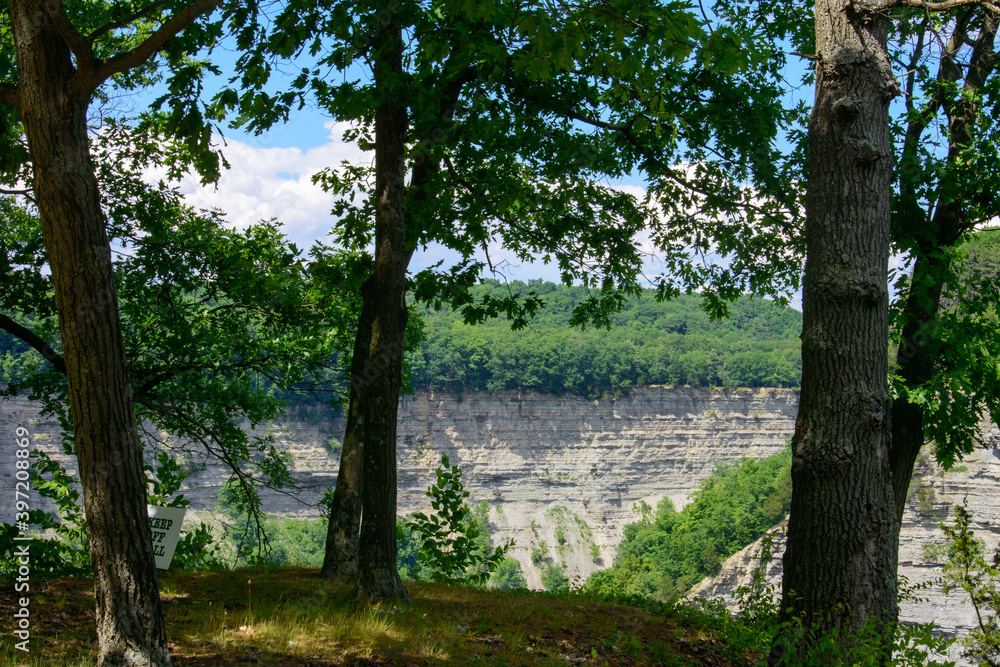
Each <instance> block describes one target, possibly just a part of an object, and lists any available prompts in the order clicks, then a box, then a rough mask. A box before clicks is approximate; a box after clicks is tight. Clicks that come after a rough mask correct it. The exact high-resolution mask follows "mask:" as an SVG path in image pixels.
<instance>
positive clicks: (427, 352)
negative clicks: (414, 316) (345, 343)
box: [409, 280, 802, 398]
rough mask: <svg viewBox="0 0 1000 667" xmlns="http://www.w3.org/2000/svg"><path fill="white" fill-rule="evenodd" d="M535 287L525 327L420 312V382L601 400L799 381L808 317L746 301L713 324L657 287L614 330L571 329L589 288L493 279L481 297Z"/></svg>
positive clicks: (689, 302) (478, 291)
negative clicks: (660, 296) (646, 388)
mask: <svg viewBox="0 0 1000 667" xmlns="http://www.w3.org/2000/svg"><path fill="white" fill-rule="evenodd" d="M508 291H509V292H511V293H513V294H521V295H527V294H530V293H532V292H533V293H534V294H535V295H537V296H539V297H540V298H541V299H543V300H544V306H542V307H541V308H540V309H539V311H538V313H537V315H536V317H535V318H534V319H533V320H531V322H530V323H529V325H528V326H527V327H526V328H524V329H521V330H518V331H514V330H512V329H511V326H510V322H509V321H507V320H505V319H495V320H488V321H487V322H484V323H481V324H476V325H469V324H465V323H464V321H463V318H462V316H461V312H460V311H450V310H445V309H442V310H438V311H435V310H431V309H424V310H421V311H418V312H419V314H420V316H421V318H422V320H423V328H424V340H423V341H422V343H421V345H420V348H419V349H418V350H417V351H416V352H415V353H413V354H412V355H411V356H410V358H409V363H410V370H411V373H412V382H413V385H414V386H415V387H426V388H429V389H445V390H450V391H462V390H479V391H490V392H497V391H502V390H504V389H517V390H529V389H530V390H535V391H539V392H544V393H550V394H563V393H566V392H569V393H572V394H576V395H578V396H586V397H591V398H596V397H599V396H602V395H620V394H622V393H624V392H626V391H628V389H629V387H635V386H643V385H651V384H656V385H691V386H696V387H720V386H721V387H796V386H798V381H799V374H800V372H801V359H800V355H799V339H798V336H799V331H800V330H801V328H802V314H801V313H799V312H797V311H795V310H793V309H791V308H782V307H779V306H776V305H774V304H773V303H771V302H768V301H764V300H761V299H751V298H741V299H739V300H737V301H736V302H735V303H733V304H732V305H731V306H730V308H729V310H730V317H729V318H726V319H721V320H715V321H712V320H711V319H710V318H709V316H708V315H707V314H706V312H705V310H704V309H703V308H702V306H701V298H700V297H698V296H696V295H681V296H678V297H676V298H674V299H672V300H669V301H657V300H656V298H655V293H654V292H653V290H644V292H643V294H642V296H641V297H640V298H633V299H630V300H628V301H626V302H625V306H624V308H623V309H622V310H621V311H620V312H618V313H614V314H613V315H611V328H610V329H600V328H593V327H590V328H587V329H584V330H581V329H579V328H575V327H572V326H570V320H571V318H572V314H573V309H574V308H575V307H576V306H577V305H578V304H579V303H580V302H582V301H583V300H584V299H585V298H586V297H587V296H588V290H587V289H586V288H584V287H568V286H565V285H556V284H553V283H547V282H542V281H530V282H529V283H527V284H526V283H523V282H520V281H514V282H512V283H510V284H509V285H507V284H501V283H500V282H498V281H496V280H488V281H485V282H484V284H482V285H479V286H477V287H476V288H474V290H473V295H474V296H475V297H477V298H481V296H482V295H483V294H489V295H491V296H494V297H496V298H500V297H503V296H505V295H506V293H507V292H508Z"/></svg>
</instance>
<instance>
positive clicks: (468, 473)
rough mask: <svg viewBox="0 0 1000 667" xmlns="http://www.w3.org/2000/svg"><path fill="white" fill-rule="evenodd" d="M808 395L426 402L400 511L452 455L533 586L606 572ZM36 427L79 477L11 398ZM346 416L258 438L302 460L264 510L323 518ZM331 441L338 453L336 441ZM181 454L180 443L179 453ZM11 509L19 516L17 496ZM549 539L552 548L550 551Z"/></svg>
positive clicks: (203, 498)
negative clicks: (643, 506) (638, 507)
mask: <svg viewBox="0 0 1000 667" xmlns="http://www.w3.org/2000/svg"><path fill="white" fill-rule="evenodd" d="M796 409H797V393H796V392H795V391H791V390H780V389H759V390H750V389H734V390H710V389H693V388H688V387H676V388H674V387H646V388H642V389H636V390H633V391H632V392H631V394H630V395H629V396H627V397H621V398H612V399H606V400H596V401H589V400H586V399H583V398H579V397H575V396H561V397H556V396H549V395H542V394H536V393H529V392H525V393H518V392H505V393H501V394H487V393H478V392H477V393H471V392H470V393H466V394H464V395H455V394H450V393H437V392H424V391H421V392H418V393H417V394H416V395H414V396H406V397H403V399H402V400H401V402H400V410H399V436H398V437H399V440H398V442H399V447H398V466H399V468H398V469H399V511H400V513H402V514H405V513H408V512H413V511H418V510H427V509H429V500H428V498H427V497H426V495H425V491H426V488H427V486H428V485H429V484H430V483H431V482H432V480H433V479H434V469H435V468H436V467H437V466H438V465H439V464H440V462H441V455H442V454H446V455H447V456H448V458H449V459H450V461H451V462H452V464H456V465H459V466H460V467H461V468H462V470H463V471H464V478H463V479H464V481H465V484H466V488H467V490H469V491H470V492H471V496H470V500H471V501H472V502H473V503H478V502H481V501H486V502H488V503H489V504H490V506H491V514H490V518H491V523H492V524H493V528H494V537H495V539H497V540H502V539H507V538H513V539H514V540H515V542H516V545H517V546H516V548H515V549H514V551H513V552H512V555H514V556H515V557H516V558H518V560H520V561H521V564H522V566H523V567H524V569H525V573H526V574H527V576H528V582H529V585H532V586H534V587H538V586H540V585H541V579H540V570H539V567H537V566H536V563H533V562H532V553H533V552H534V555H535V561H536V562H537V565H544V564H545V563H546V562H552V561H554V562H558V563H562V564H565V565H566V566H567V574H568V576H569V577H570V579H571V580H572V579H573V578H577V577H578V578H581V579H583V578H586V577H587V576H588V575H589V574H590V573H591V572H593V571H594V570H596V569H599V568H601V567H605V566H607V565H609V564H610V563H611V562H612V560H613V559H614V550H615V547H616V545H617V544H618V542H619V541H620V539H621V535H622V530H623V528H624V526H625V524H627V523H629V522H630V521H633V520H635V518H636V515H635V513H634V511H633V506H634V505H635V504H636V503H638V502H639V501H645V502H647V503H649V504H650V505H654V506H655V504H656V503H657V502H659V500H660V499H661V498H663V497H664V496H669V497H670V498H671V499H672V500H673V501H674V503H675V504H676V505H677V507H678V508H679V507H681V506H682V505H684V504H685V502H686V501H687V497H688V496H689V495H690V494H691V493H692V492H693V491H695V490H696V489H697V488H698V485H699V484H700V483H701V481H702V480H703V479H704V478H705V477H707V476H708V475H710V474H711V473H712V470H713V469H714V468H715V465H716V464H718V463H722V462H725V461H732V460H735V459H738V458H739V457H741V456H747V457H763V456H768V455H770V454H773V453H775V452H777V451H779V450H780V449H781V448H782V447H783V446H785V441H786V439H787V438H789V437H790V435H791V432H792V428H793V425H794V421H795V414H796ZM18 425H24V426H26V427H28V428H29V430H31V431H32V435H33V438H34V441H35V443H36V445H37V446H39V447H41V448H42V449H44V450H46V451H47V452H49V453H52V454H54V455H55V457H56V458H57V459H59V460H61V461H62V462H63V463H64V464H65V465H66V466H67V468H68V469H69V470H71V471H75V467H76V461H75V460H73V459H72V458H70V457H65V456H63V455H62V452H61V448H60V447H59V446H58V441H59V433H58V427H57V425H56V424H55V423H53V422H52V421H49V420H44V419H41V418H40V417H39V415H38V411H37V407H36V406H34V405H31V404H30V403H28V402H27V401H25V400H22V399H15V400H8V401H0V428H3V429H5V431H4V432H9V433H12V432H13V429H14V428H16V426H18ZM343 429H344V423H343V420H342V419H340V418H338V417H336V416H335V415H334V414H333V413H332V412H330V411H329V410H325V409H323V408H321V407H319V406H316V407H313V408H304V407H298V408H296V409H293V410H291V411H289V413H288V414H287V415H286V418H285V419H284V420H282V421H281V422H279V423H274V424H270V425H267V426H264V427H262V428H260V429H258V434H263V433H270V435H272V436H273V438H274V442H275V445H276V446H277V447H278V448H279V449H282V450H285V451H288V452H289V453H290V454H291V457H292V462H293V467H294V477H295V481H296V489H295V494H294V495H287V494H284V493H275V492H266V493H264V494H262V498H263V502H264V508H265V509H266V511H268V512H276V513H281V514H286V515H294V516H303V517H307V516H317V515H318V514H319V508H318V506H317V505H318V502H319V499H320V498H321V497H322V494H323V491H324V489H325V488H327V487H328V486H332V485H333V484H334V483H335V481H336V471H337V465H338V457H339V450H338V449H337V447H338V444H337V443H338V441H339V440H340V439H341V437H342V435H343ZM331 441H333V442H332V444H331ZM174 444H176V443H174ZM192 452H193V453H192V454H191V455H190V456H188V457H186V460H184V465H185V466H186V467H187V468H188V469H189V470H190V476H189V478H188V480H187V483H186V485H185V489H184V494H185V496H186V497H187V498H188V499H189V500H190V501H191V503H192V509H194V510H200V511H211V510H213V509H214V508H215V506H216V503H217V498H218V490H219V488H220V487H221V486H222V484H224V483H225V481H226V480H227V479H228V478H229V472H228V471H227V470H226V468H225V467H224V466H223V465H221V464H219V462H218V461H215V460H212V459H206V457H205V456H204V454H199V453H198V452H197V450H192ZM13 471H14V459H13V450H12V449H8V448H5V449H3V450H2V451H0V480H2V482H0V483H3V484H6V485H9V486H10V488H13ZM8 496H9V497H4V499H3V501H2V505H0V507H2V508H3V512H4V514H3V516H4V517H5V518H6V520H8V521H9V520H10V518H9V517H12V510H13V507H12V505H11V504H12V500H11V498H12V497H13V496H12V494H8ZM543 543H544V544H543Z"/></svg>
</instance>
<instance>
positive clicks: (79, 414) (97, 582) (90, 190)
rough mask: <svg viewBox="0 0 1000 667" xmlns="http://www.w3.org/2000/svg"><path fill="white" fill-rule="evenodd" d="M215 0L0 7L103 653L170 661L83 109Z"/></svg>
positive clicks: (123, 660)
mask: <svg viewBox="0 0 1000 667" xmlns="http://www.w3.org/2000/svg"><path fill="white" fill-rule="evenodd" d="M216 4H218V0H199V1H198V2H195V3H194V4H191V5H183V6H178V4H177V3H169V4H165V3H153V4H150V5H147V6H144V7H138V8H135V7H131V6H128V7H126V6H123V5H111V6H107V5H104V6H101V7H93V6H81V7H77V6H73V7H67V6H64V5H63V3H61V2H58V1H53V2H45V3H40V2H31V1H30V0H12V1H11V2H9V3H7V4H6V6H5V8H4V10H2V15H0V21H3V23H6V24H7V28H8V29H7V30H4V37H3V40H4V43H3V44H2V49H3V51H4V57H5V59H6V60H7V61H8V63H11V64H12V63H13V62H14V59H15V58H16V68H11V70H9V72H10V73H9V74H7V73H5V75H4V76H5V79H6V80H5V82H4V83H3V84H2V85H0V102H2V103H3V104H4V105H5V106H8V107H13V108H14V109H16V110H17V112H18V114H19V117H20V121H21V125H22V128H23V131H24V135H25V137H26V139H27V145H28V153H29V154H30V161H31V170H32V196H33V199H34V202H35V204H36V205H37V207H38V210H39V212H40V215H41V224H42V230H43V233H44V239H45V247H46V252H47V254H48V257H49V261H50V266H51V269H52V284H53V287H54V290H55V296H56V305H57V310H58V313H59V334H60V340H61V342H62V345H63V358H64V360H65V366H66V374H67V377H68V379H69V402H70V409H71V412H72V417H73V430H74V439H75V443H76V448H77V456H78V459H79V463H80V476H81V479H80V482H81V485H82V487H83V494H84V506H85V512H86V517H87V523H88V526H89V528H90V532H89V549H90V555H91V563H92V564H93V567H94V588H95V596H96V600H97V636H98V644H99V657H98V662H99V664H101V665H133V664H134V665H138V664H143V665H169V664H170V655H169V652H168V649H167V644H166V635H165V631H164V625H163V611H162V608H161V606H160V600H159V595H158V593H157V584H156V576H155V570H154V565H153V553H152V547H151V544H152V542H151V533H150V530H149V525H148V522H147V521H146V508H145V477H144V474H143V468H142V450H141V447H140V445H139V441H138V435H137V433H136V422H135V414H134V410H133V407H132V395H131V385H130V382H129V379H128V368H127V364H126V359H125V352H124V345H123V342H122V337H121V327H120V322H119V317H118V303H117V296H116V291H115V285H114V279H113V275H112V271H111V259H110V249H109V246H108V239H107V236H106V233H105V229H104V216H103V212H102V210H101V204H100V192H99V190H98V186H97V179H96V177H95V175H94V166H93V163H92V161H91V156H90V150H89V139H88V135H87V110H88V107H89V104H90V102H91V100H92V98H93V97H94V95H95V93H96V92H97V91H98V89H99V88H100V87H101V86H103V85H104V84H105V83H106V82H107V81H108V80H110V79H111V78H112V77H116V76H120V75H125V74H126V73H128V72H129V71H131V70H134V69H136V68H141V67H142V66H144V65H145V63H146V62H147V61H148V60H149V59H150V58H151V57H152V56H153V55H154V54H156V53H157V52H158V51H160V50H161V49H163V48H164V46H165V45H166V44H167V42H168V40H170V39H171V38H174V37H175V36H177V35H178V33H180V32H181V31H182V30H184V29H185V28H186V27H187V26H189V25H190V24H192V22H194V21H196V20H197V19H199V18H200V17H201V16H203V15H205V14H206V13H209V12H211V11H212V10H213V9H214V7H215V6H216ZM140 24H141V25H140ZM150 26H155V28H150ZM129 27H133V28H134V29H136V30H137V31H138V34H140V35H142V39H141V40H139V41H138V44H135V45H134V46H133V45H131V44H130V40H129V38H127V37H126V38H120V36H121V35H122V33H123V31H124V29H126V28H129ZM85 33H86V34H85ZM114 38H118V39H114ZM130 47H131V48H130ZM5 114H6V111H5ZM5 120H6V121H7V123H10V122H11V121H12V120H13V119H12V117H11V116H10V115H5ZM8 128H9V125H7V127H5V128H4V130H7V129H8ZM4 134H8V133H7V132H4ZM17 166H19V165H14V167H15V168H14V169H10V168H9V167H8V169H7V170H6V171H7V172H8V173H9V172H10V171H16V168H17Z"/></svg>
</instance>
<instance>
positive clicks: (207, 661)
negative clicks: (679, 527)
mask: <svg viewBox="0 0 1000 667" xmlns="http://www.w3.org/2000/svg"><path fill="white" fill-rule="evenodd" d="M160 586H161V590H162V596H163V601H164V605H165V609H166V615H167V634H168V637H169V639H170V642H171V643H170V648H171V653H172V655H173V657H174V664H176V665H192V666H198V667H208V666H210V665H211V666H216V665H295V666H298V667H308V666H313V667H319V666H321V665H405V666H409V665H441V664H457V665H607V666H615V665H621V666H625V665H660V664H662V665H678V666H679V665H692V666H693V665H705V666H712V665H717V666H720V667H734V666H737V665H743V664H745V662H744V661H743V660H734V659H733V657H732V656H729V655H727V654H728V653H729V651H727V649H726V647H725V645H724V644H723V643H722V642H721V641H719V640H718V639H715V638H714V637H713V636H712V634H711V632H710V631H709V630H707V629H706V628H707V627H708V625H710V623H707V619H706V617H704V616H702V615H699V614H698V613H695V612H684V611H680V612H666V613H665V614H664V613H657V612H650V611H647V610H643V609H637V608H633V607H628V606H624V605H621V604H613V603H610V602H603V601H597V600H592V599H589V598H585V597H581V596H578V595H562V596H553V595H548V594H542V593H532V592H527V591H519V592H512V593H504V592H500V591H492V590H476V589H472V588H463V587H458V586H448V585H439V584H419V583H411V584H409V590H410V592H411V594H412V595H413V603H412V604H410V605H406V606H400V607H392V606H390V607H384V606H371V605H368V604H362V603H358V602H355V601H353V600H351V599H349V596H348V593H349V591H348V589H347V588H346V587H344V586H339V585H336V584H331V583H328V582H326V581H324V580H323V579H321V578H320V577H319V575H318V573H317V572H316V571H314V570H303V569H278V570H236V571H233V572H199V573H165V574H162V577H161V581H160ZM30 596H31V602H30V608H31V613H32V617H31V618H32V620H31V623H32V625H31V653H30V654H28V655H25V654H24V653H22V652H20V651H17V650H15V649H14V646H13V641H12V639H11V634H10V630H11V629H12V628H10V623H11V619H12V617H13V612H14V599H13V598H14V593H13V587H12V586H4V587H3V594H2V595H0V614H2V616H3V617H4V618H5V619H7V620H6V621H5V623H6V625H7V627H6V628H5V631H4V632H3V637H4V638H3V644H2V648H0V664H2V665H15V664H17V665H22V664H27V665H60V666H62V665H77V666H82V665H91V664H93V661H94V659H95V657H96V637H95V633H94V596H93V589H92V586H91V582H90V581H89V580H87V579H60V580H56V581H51V582H47V583H37V584H36V583H34V582H33V583H32V590H31V593H30ZM736 657H737V658H739V657H740V656H736ZM26 658H27V659H26Z"/></svg>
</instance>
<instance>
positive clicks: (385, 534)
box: [357, 10, 409, 602]
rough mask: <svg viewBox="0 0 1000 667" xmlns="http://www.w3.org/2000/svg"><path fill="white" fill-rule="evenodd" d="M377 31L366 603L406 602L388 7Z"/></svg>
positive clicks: (395, 44)
mask: <svg viewBox="0 0 1000 667" xmlns="http://www.w3.org/2000/svg"><path fill="white" fill-rule="evenodd" d="M383 17H387V18H388V21H387V23H386V24H385V25H379V26H378V27H377V28H376V30H377V33H376V38H375V43H374V51H375V55H376V58H377V60H376V63H375V88H376V91H377V94H379V95H380V96H381V101H380V102H379V105H378V108H377V110H376V112H375V270H374V275H373V277H372V297H373V299H372V300H373V314H374V319H373V321H372V329H371V341H370V346H369V354H368V358H369V363H368V372H367V373H366V374H365V379H366V383H365V384H364V385H363V386H364V387H365V389H366V391H365V399H364V400H363V401H362V403H361V405H360V411H361V417H360V418H361V420H362V422H363V425H364V444H363V449H362V452H363V454H364V456H363V460H364V463H363V470H364V484H363V485H362V490H361V497H362V503H363V510H362V512H363V515H364V520H363V521H362V523H361V542H360V550H359V556H360V561H359V569H358V587H357V595H358V596H359V597H361V598H365V599H369V600H373V601H380V602H381V601H395V600H404V601H405V600H409V593H407V591H406V587H405V586H403V581H402V579H400V577H399V572H398V571H397V569H396V549H397V545H396V417H397V411H398V408H399V390H400V387H401V385H402V377H403V349H404V342H405V333H406V315H407V313H406V260H407V251H406V216H405V202H404V184H403V175H404V173H405V168H406V162H405V158H406V143H405V142H406V128H407V118H406V104H405V101H403V100H400V99H399V96H398V94H395V93H394V91H393V88H395V87H397V86H398V83H399V76H400V74H401V73H402V70H403V57H402V55H403V39H402V30H401V28H400V26H399V24H398V22H396V20H395V17H394V16H393V14H392V13H391V10H389V11H385V12H380V13H379V15H378V17H377V20H379V21H381V20H382V18H383Z"/></svg>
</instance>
